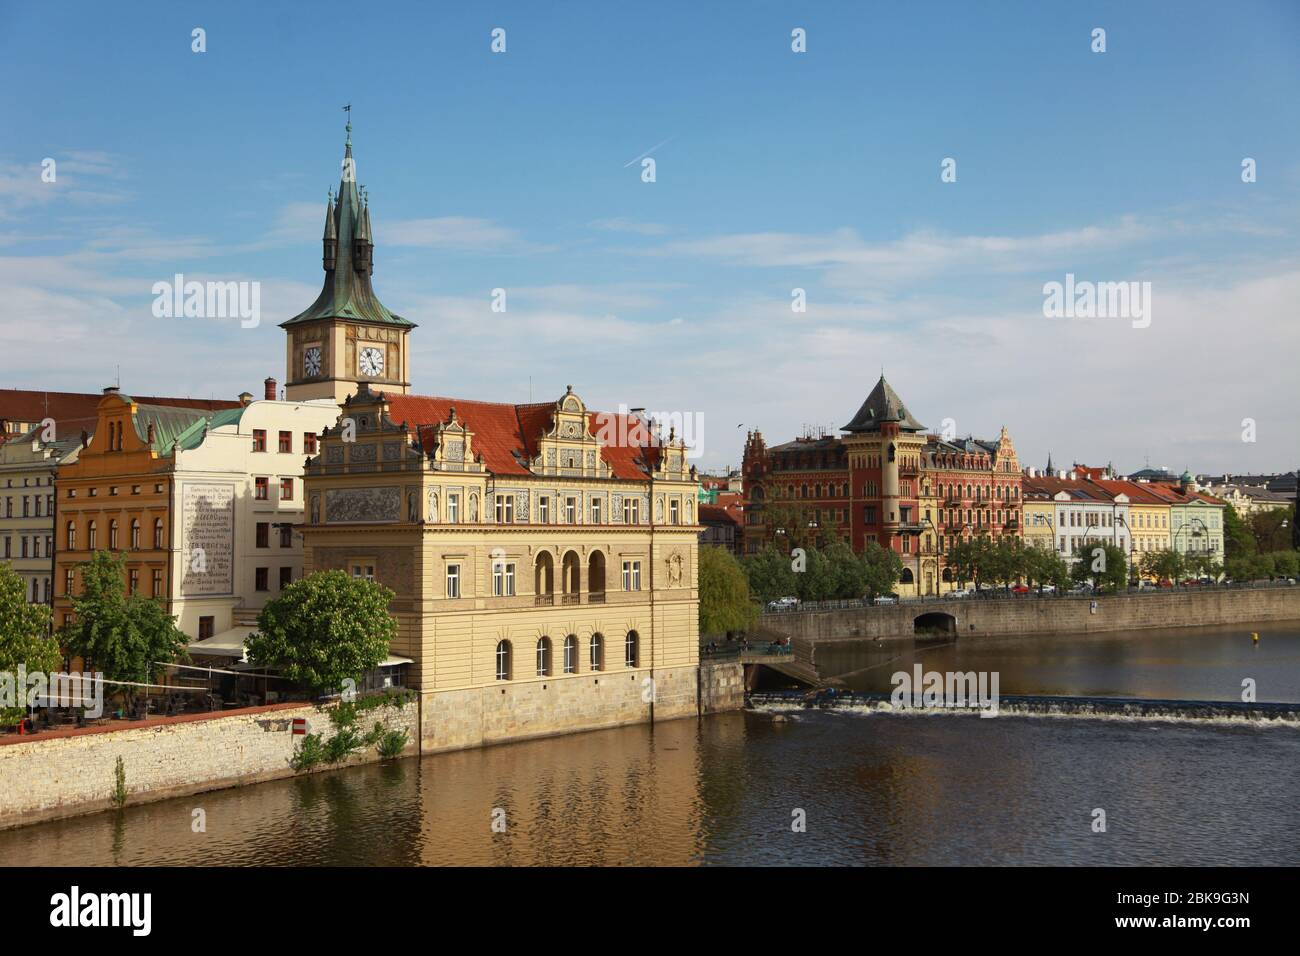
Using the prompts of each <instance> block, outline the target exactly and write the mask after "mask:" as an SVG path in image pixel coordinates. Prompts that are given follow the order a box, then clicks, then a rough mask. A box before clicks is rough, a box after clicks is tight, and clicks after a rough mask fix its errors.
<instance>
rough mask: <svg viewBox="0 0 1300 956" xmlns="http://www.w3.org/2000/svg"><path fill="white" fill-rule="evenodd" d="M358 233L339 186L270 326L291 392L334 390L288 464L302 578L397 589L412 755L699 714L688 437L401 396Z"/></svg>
mask: <svg viewBox="0 0 1300 956" xmlns="http://www.w3.org/2000/svg"><path fill="white" fill-rule="evenodd" d="M347 158H348V159H351V143H350V141H349V143H348V147H347ZM345 168H346V167H345ZM353 168H354V167H353ZM368 221H369V213H368V210H367V208H366V206H365V204H364V200H363V199H361V197H359V196H358V195H357V191H356V187H355V184H354V183H353V182H351V181H350V180H349V179H348V178H347V177H345V178H344V180H343V182H341V183H340V186H339V196H338V199H337V202H333V201H332V202H331V204H330V208H329V210H328V212H327V223H326V229H325V237H324V245H325V255H324V266H325V272H326V276H325V286H324V289H323V290H322V293H321V296H320V297H319V298H318V299H317V301H316V303H315V304H314V305H313V306H312V308H311V309H309V310H308V311H307V312H306V313H303V314H302V315H300V316H298V317H295V318H294V319H292V320H290V321H289V322H286V323H284V326H283V327H284V328H285V330H286V333H287V334H288V336H289V341H290V345H289V351H288V355H289V362H290V369H289V391H288V394H289V397H290V398H303V397H308V396H310V395H314V394H316V393H317V390H329V391H330V392H331V393H332V394H336V395H341V396H342V404H341V408H340V414H339V419H338V422H337V423H336V424H335V425H334V426H332V427H330V428H329V429H327V430H326V432H325V433H323V434H322V436H321V441H320V448H319V453H318V454H317V455H316V456H315V457H313V458H311V459H310V460H309V462H308V464H307V467H306V471H305V476H304V481H305V494H306V500H307V521H306V523H305V524H304V526H303V528H302V531H303V536H304V542H305V544H304V546H305V549H306V556H305V571H306V572H308V573H310V572H312V571H317V570H326V569H343V570H346V571H347V572H348V573H349V574H351V575H354V576H357V577H365V578H372V579H374V580H376V581H378V582H380V583H381V584H384V585H385V586H387V587H389V588H391V589H392V590H393V591H394V592H395V593H396V597H395V598H394V599H393V602H392V605H391V610H392V612H393V614H394V616H395V617H396V618H397V621H398V626H399V634H398V637H397V639H396V641H395V642H394V644H393V645H392V647H391V652H392V654H393V655H395V656H396V657H400V658H407V659H409V660H410V661H411V662H412V663H411V664H410V665H408V666H407V673H406V674H405V679H404V682H405V683H406V684H407V685H408V686H410V687H413V688H416V689H417V690H418V691H419V694H420V704H421V708H420V709H421V741H420V744H421V749H422V750H425V751H433V750H446V749H453V748H458V747H468V746H475V745H478V744H484V743H492V742H498V741H504V740H511V739H519V738H523V737H532V736H542V735H548V734H556V733H564V732H568V731H575V730H587V729H593V728H596V727H607V726H616V725H619V724H626V723H633V722H639V721H646V720H660V719H665V718H671V717H679V716H687V715H694V714H696V712H697V701H698V699H699V697H698V694H699V688H698V686H697V685H698V680H699V593H698V587H697V577H696V576H697V561H696V559H697V548H698V546H697V542H698V536H699V532H700V528H699V525H698V524H697V521H696V517H697V516H696V502H697V498H698V495H699V484H698V482H697V480H696V475H695V471H694V468H693V467H691V466H690V465H689V463H688V462H687V458H686V447H685V444H684V443H683V442H682V441H681V440H680V439H679V438H677V436H675V435H673V434H669V435H667V436H661V435H658V434H657V433H656V432H655V429H654V427H653V425H651V424H650V423H647V422H644V421H642V420H640V419H639V418H636V417H632V416H628V415H615V414H605V413H600V412H595V411H593V410H591V409H588V408H587V406H586V404H585V403H584V402H583V400H582V399H581V398H580V397H579V395H578V394H576V393H575V392H574V391H573V390H572V388H569V389H567V390H566V391H565V392H564V394H562V395H561V396H560V397H559V398H558V399H556V400H555V401H552V402H543V403H539V404H530V405H512V404H505V403H496V402H482V401H470V400H460V399H450V398H441V397H430V396H420V395H413V394H409V389H408V387H407V385H406V379H407V377H408V372H409V366H408V357H407V356H408V353H407V333H408V332H409V330H410V328H412V326H411V324H410V323H409V322H406V320H405V319H401V318H400V317H397V316H394V315H392V313H390V312H388V310H387V309H385V308H384V307H383V306H382V305H381V304H380V303H379V300H378V298H377V296H376V295H375V293H374V291H373V289H372V287H371V278H370V276H371V266H372V263H373V243H372V242H371V237H370V232H369V227H368ZM345 272H346V275H343V273H345ZM304 329H306V330H308V331H307V332H306V333H304V332H303V330H304ZM390 333H391V335H390ZM304 334H305V335H306V337H305V338H304V337H303V336H304ZM313 343H323V344H321V345H316V344H313ZM349 343H351V344H349ZM373 343H380V344H378V345H376V344H373ZM316 348H320V349H321V351H320V352H313V351H310V350H311V349H316ZM305 350H306V351H305ZM368 350H374V351H368ZM395 369H400V370H401V371H400V374H397V375H396V378H394V374H395Z"/></svg>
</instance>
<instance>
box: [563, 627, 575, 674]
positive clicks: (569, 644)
mask: <svg viewBox="0 0 1300 956" xmlns="http://www.w3.org/2000/svg"><path fill="white" fill-rule="evenodd" d="M564 673H566V674H576V673H578V639H577V638H576V637H574V636H573V635H572V634H570V635H569V636H568V637H566V638H565V639H564Z"/></svg>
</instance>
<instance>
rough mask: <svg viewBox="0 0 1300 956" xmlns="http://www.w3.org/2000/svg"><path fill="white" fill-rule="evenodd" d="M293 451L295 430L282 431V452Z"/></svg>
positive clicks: (288, 452) (286, 453)
mask: <svg viewBox="0 0 1300 956" xmlns="http://www.w3.org/2000/svg"><path fill="white" fill-rule="evenodd" d="M292 453H293V432H280V454H282V455H288V454H292Z"/></svg>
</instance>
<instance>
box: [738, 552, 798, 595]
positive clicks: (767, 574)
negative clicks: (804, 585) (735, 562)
mask: <svg viewBox="0 0 1300 956" xmlns="http://www.w3.org/2000/svg"><path fill="white" fill-rule="evenodd" d="M741 568H742V569H743V570H744V572H745V577H747V578H748V579H749V590H750V593H751V594H753V595H754V596H755V597H757V598H758V599H759V600H760V601H762V602H764V603H767V602H768V601H775V600H776V599H777V598H782V597H790V596H792V595H794V593H795V591H796V590H797V587H796V583H795V577H796V576H795V573H794V570H793V568H792V567H791V559H790V557H789V556H788V555H785V554H782V553H781V552H780V551H778V550H777V549H776V548H773V547H770V546H769V547H766V548H764V549H763V550H762V551H759V552H758V553H757V554H751V555H748V556H747V557H745V558H744V559H743V560H742V561H741Z"/></svg>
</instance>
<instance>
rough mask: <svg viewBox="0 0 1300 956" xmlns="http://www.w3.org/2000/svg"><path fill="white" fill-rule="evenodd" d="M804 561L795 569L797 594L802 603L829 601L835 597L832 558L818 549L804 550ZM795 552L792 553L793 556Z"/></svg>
mask: <svg viewBox="0 0 1300 956" xmlns="http://www.w3.org/2000/svg"><path fill="white" fill-rule="evenodd" d="M802 550H803V552H804V554H803V560H802V561H801V562H800V566H802V567H803V570H802V571H800V570H798V567H796V569H795V575H794V579H795V580H794V585H795V593H796V594H798V595H799V600H801V601H829V600H830V599H831V598H833V597H834V596H835V575H834V571H833V569H832V567H831V561H830V558H828V557H827V556H826V553H825V552H824V551H818V550H817V549H816V548H804V549H802ZM793 553H794V552H791V554H793Z"/></svg>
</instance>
